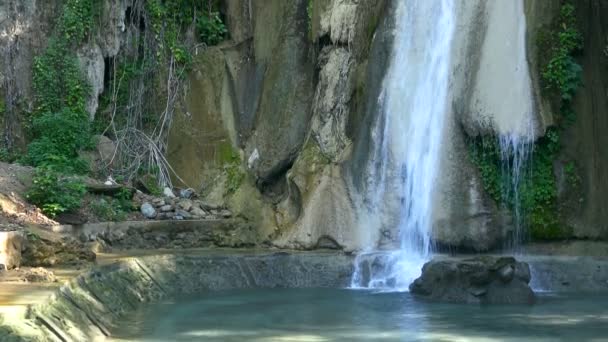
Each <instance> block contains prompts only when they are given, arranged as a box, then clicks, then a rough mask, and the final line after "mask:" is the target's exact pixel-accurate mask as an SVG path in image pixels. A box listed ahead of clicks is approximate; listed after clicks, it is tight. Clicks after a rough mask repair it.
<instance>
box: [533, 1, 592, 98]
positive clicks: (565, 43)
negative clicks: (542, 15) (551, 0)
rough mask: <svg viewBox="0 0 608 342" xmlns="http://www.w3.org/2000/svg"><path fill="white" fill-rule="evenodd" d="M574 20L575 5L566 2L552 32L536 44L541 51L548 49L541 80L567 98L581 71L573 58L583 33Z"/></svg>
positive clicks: (580, 46)
mask: <svg viewBox="0 0 608 342" xmlns="http://www.w3.org/2000/svg"><path fill="white" fill-rule="evenodd" d="M576 24H577V22H576V15H575V7H574V5H573V4H572V3H565V4H564V5H563V6H562V8H561V11H560V16H559V20H558V22H557V24H556V28H555V29H554V30H553V31H552V32H548V33H544V34H542V36H543V37H544V38H543V40H544V42H541V46H540V47H539V48H540V50H541V53H542V54H547V53H548V55H547V56H546V57H545V59H546V64H545V66H544V68H543V71H542V78H543V81H544V82H545V85H546V87H547V88H548V89H549V90H552V91H555V92H557V93H558V94H559V96H560V97H561V99H562V101H566V102H570V101H571V100H572V98H573V97H574V94H575V93H576V91H577V89H578V88H579V86H580V85H581V75H582V71H583V69H582V67H581V65H580V64H578V63H577V61H576V59H575V56H576V55H577V54H578V53H579V52H580V51H582V49H583V37H582V35H581V33H580V32H579V31H578V30H577V28H576ZM542 45H546V46H542ZM544 50H546V51H544ZM541 59H542V56H541Z"/></svg>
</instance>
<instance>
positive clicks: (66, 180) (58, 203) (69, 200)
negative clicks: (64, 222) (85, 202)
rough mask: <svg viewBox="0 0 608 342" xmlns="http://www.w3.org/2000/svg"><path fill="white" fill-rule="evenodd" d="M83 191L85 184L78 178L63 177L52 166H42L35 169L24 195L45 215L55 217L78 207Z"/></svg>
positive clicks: (84, 190)
mask: <svg viewBox="0 0 608 342" xmlns="http://www.w3.org/2000/svg"><path fill="white" fill-rule="evenodd" d="M85 192H86V188H85V185H84V183H83V182H82V181H81V180H79V179H78V178H74V177H64V176H62V175H61V174H60V173H59V172H57V171H56V170H55V169H54V168H53V167H48V166H42V167H38V168H37V169H36V173H35V174H34V177H33V181H32V187H31V188H30V189H29V190H28V192H27V193H26V197H27V199H28V200H29V201H30V202H31V203H33V204H35V205H37V206H38V207H40V208H41V209H42V211H43V212H44V213H45V214H46V215H49V216H50V217H55V216H57V215H58V214H61V213H64V212H68V211H72V210H75V209H77V208H79V207H80V203H81V199H82V196H84V194H85Z"/></svg>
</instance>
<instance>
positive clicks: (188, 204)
mask: <svg viewBox="0 0 608 342" xmlns="http://www.w3.org/2000/svg"><path fill="white" fill-rule="evenodd" d="M177 205H178V206H179V207H180V208H182V209H183V210H184V211H190V210H191V209H192V201H191V200H189V199H183V200H181V201H179V203H178V204H177Z"/></svg>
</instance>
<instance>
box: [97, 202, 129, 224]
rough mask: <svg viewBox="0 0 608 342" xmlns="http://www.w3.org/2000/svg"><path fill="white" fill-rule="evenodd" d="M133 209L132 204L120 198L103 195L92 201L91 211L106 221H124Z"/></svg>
mask: <svg viewBox="0 0 608 342" xmlns="http://www.w3.org/2000/svg"><path fill="white" fill-rule="evenodd" d="M131 210H132V204H130V203H125V202H122V199H119V198H112V197H102V198H98V199H97V200H95V201H93V202H92V203H91V211H92V212H93V213H94V214H95V216H97V217H98V218H99V219H101V220H104V221H123V220H125V219H126V217H127V212H129V211H131Z"/></svg>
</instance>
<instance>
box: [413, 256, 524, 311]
mask: <svg viewBox="0 0 608 342" xmlns="http://www.w3.org/2000/svg"><path fill="white" fill-rule="evenodd" d="M530 278H531V276H530V267H529V266H528V264H526V263H524V262H518V261H516V260H515V259H514V258H511V257H490V256H484V257H477V258H472V259H435V260H432V261H429V262H428V263H426V264H425V265H424V267H423V268H422V275H421V276H420V278H418V279H416V280H415V281H414V282H413V283H412V284H411V285H410V292H411V293H412V294H413V295H415V296H416V297H419V298H424V299H429V300H432V301H439V302H450V303H467V304H532V303H533V302H534V292H533V291H532V289H531V288H530V286H528V283H529V282H530Z"/></svg>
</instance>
